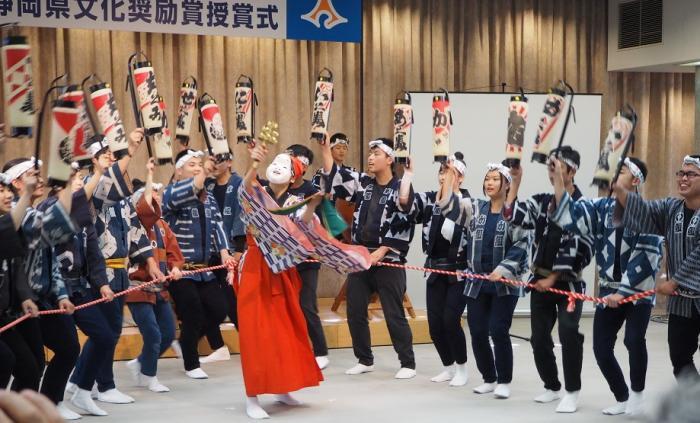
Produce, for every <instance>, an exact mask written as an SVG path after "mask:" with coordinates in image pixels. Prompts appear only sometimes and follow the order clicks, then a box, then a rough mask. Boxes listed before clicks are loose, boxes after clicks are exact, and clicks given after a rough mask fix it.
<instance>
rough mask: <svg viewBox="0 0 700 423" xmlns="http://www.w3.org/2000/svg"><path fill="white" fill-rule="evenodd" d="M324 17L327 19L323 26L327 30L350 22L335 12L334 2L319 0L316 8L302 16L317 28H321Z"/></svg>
mask: <svg viewBox="0 0 700 423" xmlns="http://www.w3.org/2000/svg"><path fill="white" fill-rule="evenodd" d="M322 16H325V17H326V20H325V22H323V26H324V27H325V28H326V29H331V28H333V27H334V26H336V25H340V24H344V23H347V21H348V20H347V19H346V18H344V17H343V16H341V15H340V13H338V12H337V11H336V10H335V7H333V1H332V0H318V1H317V2H316V6H314V8H313V9H312V10H311V11H310V12H309V13H307V14H305V15H301V18H302V19H304V20H307V21H309V22H311V23H312V24H314V25H315V26H316V28H321V17H322Z"/></svg>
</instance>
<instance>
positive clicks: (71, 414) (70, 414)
mask: <svg viewBox="0 0 700 423" xmlns="http://www.w3.org/2000/svg"><path fill="white" fill-rule="evenodd" d="M56 410H57V411H58V414H60V415H61V418H62V419H63V420H78V419H81V418H82V417H83V416H81V415H80V414H78V413H76V412H75V411H73V410H71V409H70V408H68V406H67V405H66V404H65V403H64V402H63V401H61V402H59V403H58V404H57V405H56Z"/></svg>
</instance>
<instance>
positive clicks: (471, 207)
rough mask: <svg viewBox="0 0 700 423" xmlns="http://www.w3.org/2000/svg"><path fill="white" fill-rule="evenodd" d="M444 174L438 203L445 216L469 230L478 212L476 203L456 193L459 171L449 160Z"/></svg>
mask: <svg viewBox="0 0 700 423" xmlns="http://www.w3.org/2000/svg"><path fill="white" fill-rule="evenodd" d="M444 175H445V180H444V182H443V183H442V186H441V187H440V191H439V192H438V195H437V202H436V204H437V205H438V207H440V211H441V213H442V215H443V216H445V218H447V219H449V220H451V221H453V222H455V224H457V225H460V226H462V227H464V228H465V229H466V230H467V231H469V224H470V223H471V221H472V218H473V217H474V215H475V214H476V213H475V206H476V203H475V202H474V201H472V199H471V198H468V197H461V196H458V195H457V194H456V193H455V188H457V189H459V183H458V172H457V169H456V168H455V167H454V166H453V165H452V164H451V163H450V162H449V161H448V164H447V165H445V169H444Z"/></svg>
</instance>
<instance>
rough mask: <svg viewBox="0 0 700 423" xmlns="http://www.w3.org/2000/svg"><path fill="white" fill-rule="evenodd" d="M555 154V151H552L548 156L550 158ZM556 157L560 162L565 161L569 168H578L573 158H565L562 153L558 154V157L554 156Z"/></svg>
mask: <svg viewBox="0 0 700 423" xmlns="http://www.w3.org/2000/svg"><path fill="white" fill-rule="evenodd" d="M555 154H556V153H552V154H551V155H550V156H549V157H550V159H551V158H552V157H556V156H555ZM556 159H557V160H559V161H560V162H562V163H566V164H567V165H569V167H570V168H572V169H574V170H578V165H577V164H576V163H574V161H573V160H571V159H567V158H566V157H564V156H562V155H559V157H556Z"/></svg>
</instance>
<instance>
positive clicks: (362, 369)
mask: <svg viewBox="0 0 700 423" xmlns="http://www.w3.org/2000/svg"><path fill="white" fill-rule="evenodd" d="M373 371H374V366H365V365H364V364H360V363H357V364H356V365H355V366H353V367H351V368H349V369H347V370H346V371H345V374H346V375H361V374H362V373H369V372H373Z"/></svg>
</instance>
